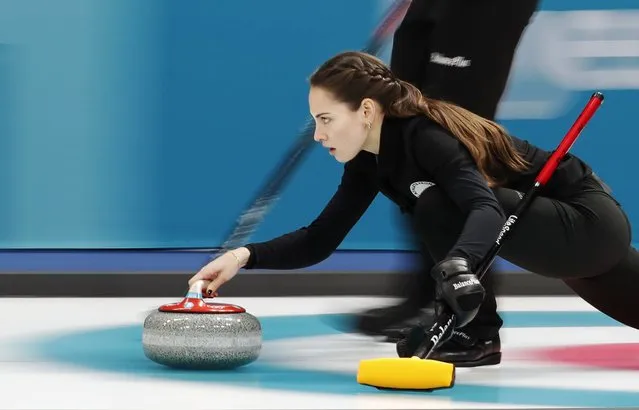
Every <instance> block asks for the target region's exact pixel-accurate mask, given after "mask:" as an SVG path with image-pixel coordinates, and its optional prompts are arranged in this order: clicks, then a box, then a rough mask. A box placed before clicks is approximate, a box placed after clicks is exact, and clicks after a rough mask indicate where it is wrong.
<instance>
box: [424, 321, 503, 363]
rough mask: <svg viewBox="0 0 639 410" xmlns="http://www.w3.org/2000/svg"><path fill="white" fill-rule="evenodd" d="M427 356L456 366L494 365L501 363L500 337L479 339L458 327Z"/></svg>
mask: <svg viewBox="0 0 639 410" xmlns="http://www.w3.org/2000/svg"><path fill="white" fill-rule="evenodd" d="M429 358H430V359H433V360H439V361H441V362H446V363H452V364H454V365H455V366H457V367H479V366H490V365H496V364H499V363H501V339H500V337H499V335H496V336H495V337H494V338H492V339H489V340H480V339H477V338H473V337H472V336H470V335H468V334H467V333H465V332H464V331H463V330H462V329H458V330H455V331H454V332H453V335H452V337H451V338H450V339H449V340H448V341H447V342H446V343H444V344H442V345H441V346H439V347H438V348H437V349H435V351H434V352H433V354H432V355H431V356H430V357H429Z"/></svg>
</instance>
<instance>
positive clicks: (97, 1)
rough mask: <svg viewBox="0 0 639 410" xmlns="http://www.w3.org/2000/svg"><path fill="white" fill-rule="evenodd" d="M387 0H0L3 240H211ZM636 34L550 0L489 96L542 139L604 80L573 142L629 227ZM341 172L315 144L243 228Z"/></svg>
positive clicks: (615, 13) (282, 228) (394, 232)
mask: <svg viewBox="0 0 639 410" xmlns="http://www.w3.org/2000/svg"><path fill="white" fill-rule="evenodd" d="M387 3H388V1H386V0H383V1H382V0H378V1H373V0H349V1H342V0H325V1H323V2H322V5H321V7H318V3H317V2H315V1H297V0H271V1H269V2H260V1H250V2H239V1H236V0H215V1H210V0H190V1H188V2H177V1H168V0H154V1H148V0H147V1H143V0H108V1H107V0H56V1H55V2H51V1H45V0H28V1H25V0H20V1H18V0H11V1H9V0H2V1H0V247H2V248H96V247H98V248H107V247H114V248H122V247H213V246H218V245H219V244H220V243H221V242H222V241H223V239H224V235H225V234H226V233H227V231H228V229H230V227H231V226H232V224H233V222H234V219H235V218H236V217H237V215H238V213H239V212H240V210H241V209H242V207H243V206H244V205H245V204H246V203H247V201H248V200H249V199H250V198H251V197H252V195H253V194H254V191H255V189H257V188H258V187H259V186H260V185H261V184H262V182H263V180H264V178H265V174H268V173H269V172H270V171H271V169H272V168H273V166H274V165H275V164H276V163H277V162H278V161H279V160H280V157H281V153H282V152H284V151H285V150H286V148H287V147H288V145H289V144H290V142H291V141H292V140H293V139H294V138H295V136H296V134H297V131H298V130H299V129H300V128H301V127H302V125H303V124H304V122H305V121H306V120H307V118H308V107H307V84H306V79H307V77H308V75H309V74H310V73H311V72H312V70H313V69H314V68H315V67H316V66H317V65H318V64H319V63H321V62H322V61H323V60H324V59H326V58H328V57H329V56H331V55H332V54H334V53H336V52H339V51H342V50H345V49H358V48H360V47H361V46H362V45H363V44H364V43H365V41H366V39H367V37H368V34H369V33H370V32H371V30H372V29H373V27H374V25H375V24H376V22H377V20H378V18H379V16H380V14H381V12H382V11H383V10H384V8H385V6H386V5H387ZM602 40H606V41H612V43H610V42H609V43H605V44H603V45H602V44H601V41H602ZM638 44H639V5H638V4H637V2H636V0H609V1H606V2H601V1H594V0H580V1H576V0H574V1H573V0H546V1H544V2H543V4H542V11H541V12H540V13H539V14H538V16H537V18H536V19H535V21H534V22H533V24H532V26H530V28H529V30H528V32H527V33H526V36H525V38H524V40H523V42H522V45H521V48H520V52H519V55H518V58H517V61H516V66H515V71H514V74H513V77H512V80H511V84H510V88H509V90H508V93H507V95H506V98H505V100H504V103H503V105H502V107H501V109H500V119H501V120H502V121H503V122H504V124H505V125H506V126H507V127H508V128H509V129H510V130H511V131H512V132H514V133H515V134H517V135H519V136H520V137H523V138H526V139H529V140H531V141H533V142H535V143H537V144H539V145H541V146H544V147H546V148H550V149H552V148H553V147H554V146H555V145H556V144H557V143H558V141H559V140H560V139H561V137H562V136H563V133H564V132H565V131H566V130H567V129H568V127H569V126H570V125H571V123H572V122H573V121H574V118H575V117H576V115H577V114H578V112H579V111H580V110H581V108H582V107H583V104H584V103H585V101H586V100H587V99H588V97H589V96H590V94H591V93H592V92H593V91H594V90H595V89H597V90H603V91H604V92H605V93H606V103H605V105H604V106H603V107H602V109H601V110H600V111H599V113H598V114H597V116H596V117H595V118H594V119H593V121H592V122H591V124H590V125H589V126H588V128H587V129H586V131H585V132H584V134H583V137H582V138H581V139H580V140H579V141H578V143H577V145H576V146H575V147H574V152H575V153H577V154H579V155H581V156H582V157H583V158H585V159H586V160H587V161H588V162H590V163H591V164H592V165H593V167H594V168H595V170H596V171H597V173H598V174H599V175H600V176H602V177H603V178H604V179H605V180H606V182H607V183H608V184H609V185H611V187H612V188H613V189H614V191H615V194H616V196H617V197H618V198H619V200H620V201H621V202H622V204H623V205H624V207H625V209H626V210H627V212H628V213H629V215H630V217H631V219H632V220H633V221H634V222H635V224H636V225H637V226H639V222H638V221H639V195H637V194H636V190H635V185H636V176H635V175H634V173H635V172H637V168H636V167H634V166H633V164H634V162H635V156H636V153H637V151H638V149H639V139H638V138H637V137H636V131H635V117H636V111H637V109H636V106H637V102H638V101H639V92H638V90H639V46H638ZM388 51H389V50H388V49H387V50H386V52H385V54H384V56H383V57H384V58H385V59H387V58H388ZM340 174H341V166H340V165H339V164H337V163H335V162H334V161H333V160H332V158H330V157H329V156H327V155H326V154H325V153H324V152H323V151H321V150H316V151H315V152H313V154H312V155H311V156H310V158H309V159H308V161H307V162H306V163H305V164H304V165H303V167H302V168H301V169H300V170H299V171H298V172H297V174H296V175H295V177H294V178H293V180H292V183H291V185H290V186H289V187H287V189H286V191H285V193H284V195H283V198H282V199H281V201H280V202H279V204H278V206H277V208H276V209H275V210H274V211H273V212H272V213H271V214H270V215H269V216H268V219H267V221H266V222H265V223H264V225H263V226H262V227H261V229H260V230H259V232H258V233H257V235H256V237H254V239H256V240H263V239H267V238H270V237H272V236H275V235H279V234H282V233H285V232H287V231H289V230H292V229H297V228H298V227H300V226H302V225H304V224H307V223H309V222H310V221H311V220H312V219H313V218H314V217H315V215H317V213H318V212H320V211H321V209H322V207H323V206H324V204H325V203H326V202H327V201H328V199H329V198H330V196H331V195H332V193H333V191H334V189H335V187H336V185H337V183H338V181H339V177H340ZM304 190H307V192H305V193H304V194H302V192H303V191H304ZM394 214H396V211H395V210H394V208H393V206H392V205H391V204H390V203H389V202H388V201H387V200H386V199H385V198H383V197H379V198H378V199H377V200H376V202H375V204H374V205H373V207H372V208H371V209H370V210H369V212H368V214H367V215H366V216H365V217H364V218H363V219H362V221H361V222H360V224H359V225H358V226H357V227H356V228H355V229H354V230H353V231H352V232H351V234H350V235H349V237H348V238H347V240H346V241H345V242H344V243H343V244H342V248H343V249H403V248H406V247H408V246H409V245H408V243H407V242H406V241H405V239H404V237H403V236H402V234H401V232H400V230H399V229H398V227H397V218H396V217H395V215H394ZM636 229H637V228H635V231H636Z"/></svg>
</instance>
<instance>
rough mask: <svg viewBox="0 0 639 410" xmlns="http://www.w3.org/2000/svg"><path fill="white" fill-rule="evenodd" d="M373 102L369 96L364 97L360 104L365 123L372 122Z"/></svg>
mask: <svg viewBox="0 0 639 410" xmlns="http://www.w3.org/2000/svg"><path fill="white" fill-rule="evenodd" d="M375 109H376V107H375V102H374V101H373V100H371V99H370V98H364V99H363V100H362V103H361V104H360V111H361V113H362V119H363V120H364V122H365V123H372V122H373V119H374V118H375Z"/></svg>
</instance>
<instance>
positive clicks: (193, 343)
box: [142, 291, 262, 370]
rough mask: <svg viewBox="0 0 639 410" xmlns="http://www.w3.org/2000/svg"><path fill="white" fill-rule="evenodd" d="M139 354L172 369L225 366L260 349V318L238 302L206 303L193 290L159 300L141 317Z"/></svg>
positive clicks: (241, 363) (233, 365) (243, 360)
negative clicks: (164, 301)
mask: <svg viewBox="0 0 639 410" xmlns="http://www.w3.org/2000/svg"><path fill="white" fill-rule="evenodd" d="M142 347H143V350H144V354H145V356H146V357H147V358H149V359H150V360H152V361H154V362H156V363H158V364H161V365H164V366H168V367H172V368H177V369H198V370H229V369H234V368H237V367H240V366H245V365H247V364H250V363H252V362H254V361H255V360H257V358H258V357H259V355H260V351H261V349H262V327H261V324H260V322H259V320H258V319H257V318H256V317H255V316H253V315H251V314H250V313H248V312H247V311H246V310H245V309H244V308H243V307H240V306H237V305H232V304H224V303H207V302H205V301H204V299H203V298H202V294H201V293H200V292H192V291H189V293H188V294H187V295H186V297H185V298H184V299H183V300H182V301H181V302H179V303H173V304H168V305H163V306H161V307H160V308H158V310H157V311H153V312H151V313H150V314H149V315H148V316H147V317H146V319H145V321H144V329H143V333H142Z"/></svg>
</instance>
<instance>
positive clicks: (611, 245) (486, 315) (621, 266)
mask: <svg viewBox="0 0 639 410" xmlns="http://www.w3.org/2000/svg"><path fill="white" fill-rule="evenodd" d="M494 192H495V195H496V197H497V199H498V200H499V202H500V204H501V206H502V208H503V209H504V212H505V213H506V215H509V214H511V213H512V212H514V210H515V208H516V206H517V204H518V202H519V201H520V194H519V193H518V192H517V191H514V190H511V189H506V188H497V189H495V190H494ZM413 218H414V228H415V229H416V231H417V233H418V235H419V237H420V239H421V240H422V243H423V245H424V246H425V248H426V249H428V251H429V252H430V254H431V256H432V258H433V259H435V260H440V259H442V258H443V257H444V256H445V255H446V253H447V252H448V250H449V249H450V248H451V246H452V245H453V244H454V243H455V241H456V240H457V237H458V235H459V233H460V232H461V229H462V228H463V225H464V222H465V218H464V216H463V215H462V214H461V212H459V211H458V210H457V208H456V207H455V205H454V204H453V203H452V202H451V201H450V199H448V197H447V196H446V195H445V194H444V193H443V192H442V191H441V190H440V189H439V188H437V187H436V186H433V187H431V188H429V189H427V190H426V191H424V192H423V193H422V195H421V196H420V198H419V200H418V202H417V205H416V207H415V211H414V216H413ZM630 240H631V233H630V225H629V222H628V219H627V217H626V215H625V213H624V212H623V210H622V209H621V207H620V206H619V204H618V203H617V201H615V200H614V198H612V197H611V196H610V195H609V194H608V193H607V192H606V191H605V190H604V189H603V188H602V186H601V185H600V184H599V183H598V181H597V180H596V179H594V178H593V177H589V178H588V179H587V180H586V181H585V182H584V187H583V189H582V190H581V191H579V192H578V193H577V194H575V195H572V196H570V197H568V198H565V199H562V200H558V199H552V198H547V197H543V196H538V197H537V198H536V199H535V200H534V201H533V203H532V204H531V206H530V207H529V208H528V210H527V211H526V214H525V215H523V217H522V218H521V219H520V220H519V222H518V225H517V226H516V228H515V229H514V231H513V232H512V234H511V235H510V237H509V238H508V239H506V241H505V242H504V244H503V246H502V248H501V250H500V253H499V256H500V257H501V258H503V259H505V260H507V261H509V262H511V263H513V264H515V265H517V266H519V267H521V268H523V269H525V270H527V271H530V272H533V273H536V274H539V275H543V276H547V277H551V278H557V279H560V280H563V281H564V282H565V283H566V284H567V285H568V286H569V287H570V288H571V289H573V290H574V291H575V292H576V293H577V294H578V295H579V296H580V297H582V298H583V299H584V300H586V301H587V302H588V303H590V304H591V305H592V306H594V307H595V308H597V309H598V310H600V311H602V312H603V313H605V314H607V315H608V316H610V317H612V318H614V319H616V320H617V321H619V322H621V323H624V324H626V325H628V326H631V327H634V328H638V329H639V300H638V299H637V296H638V295H639V254H638V253H637V251H636V250H635V249H634V248H632V247H631V246H630ZM489 288H490V286H487V291H488V293H489V300H487V301H486V307H484V308H483V309H482V311H481V312H480V313H479V315H478V317H477V318H476V321H477V325H481V324H482V323H483V324H491V325H492V326H499V325H500V324H501V322H500V321H499V320H496V319H495V318H494V316H496V315H497V313H496V308H495V301H494V295H493V293H492V291H491V290H490V289H489ZM495 324H496V325H495ZM472 326H473V324H472V323H471V324H470V325H469V328H472Z"/></svg>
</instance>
